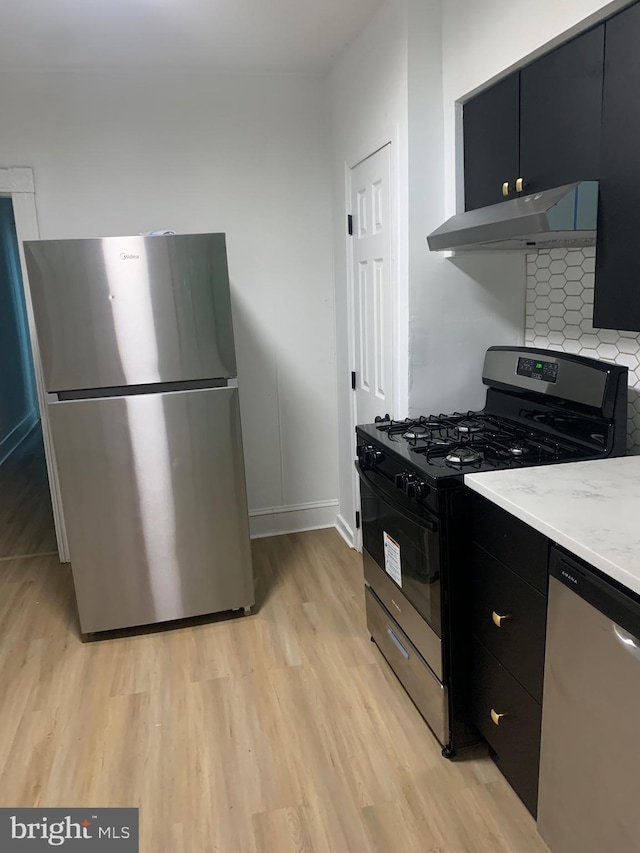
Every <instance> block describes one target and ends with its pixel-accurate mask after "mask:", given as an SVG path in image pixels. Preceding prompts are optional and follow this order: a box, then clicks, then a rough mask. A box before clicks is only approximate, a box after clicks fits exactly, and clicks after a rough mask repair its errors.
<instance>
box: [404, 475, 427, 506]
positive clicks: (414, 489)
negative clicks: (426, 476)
mask: <svg viewBox="0 0 640 853" xmlns="http://www.w3.org/2000/svg"><path fill="white" fill-rule="evenodd" d="M405 491H406V493H407V497H409V498H412V499H413V500H416V501H419V500H421V499H422V498H423V497H424V496H425V495H426V494H427V492H428V491H429V486H427V484H426V483H425V482H424V480H418V479H417V478H416V477H413V475H411V480H409V481H408V482H407V485H406V487H405Z"/></svg>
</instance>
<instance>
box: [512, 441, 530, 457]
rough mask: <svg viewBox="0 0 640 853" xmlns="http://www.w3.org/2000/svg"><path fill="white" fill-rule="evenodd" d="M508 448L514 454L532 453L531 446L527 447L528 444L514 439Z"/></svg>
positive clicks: (525, 454)
mask: <svg viewBox="0 0 640 853" xmlns="http://www.w3.org/2000/svg"><path fill="white" fill-rule="evenodd" d="M507 450H508V451H509V453H510V454H511V455H512V456H527V455H528V454H529V453H531V448H530V447H527V445H526V444H525V443H524V442H522V441H514V443H513V444H511V445H510V446H509V447H508V448H507Z"/></svg>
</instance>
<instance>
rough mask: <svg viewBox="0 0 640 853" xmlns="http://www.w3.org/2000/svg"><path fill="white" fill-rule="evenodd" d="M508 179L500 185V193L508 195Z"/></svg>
mask: <svg viewBox="0 0 640 853" xmlns="http://www.w3.org/2000/svg"><path fill="white" fill-rule="evenodd" d="M509 192H510V190H509V181H505V182H504V184H503V185H502V195H509Z"/></svg>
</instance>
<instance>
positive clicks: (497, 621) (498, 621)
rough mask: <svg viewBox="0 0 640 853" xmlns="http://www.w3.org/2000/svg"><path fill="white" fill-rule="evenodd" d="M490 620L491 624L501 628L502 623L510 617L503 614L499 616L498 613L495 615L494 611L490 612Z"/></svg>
mask: <svg viewBox="0 0 640 853" xmlns="http://www.w3.org/2000/svg"><path fill="white" fill-rule="evenodd" d="M491 618H492V619H493V624H494V625H496V626H497V627H498V628H502V623H503V622H505V621H506V620H507V619H511V616H510V615H509V614H508V613H505V614H504V616H500V614H499V613H496V611H495V610H492V611H491Z"/></svg>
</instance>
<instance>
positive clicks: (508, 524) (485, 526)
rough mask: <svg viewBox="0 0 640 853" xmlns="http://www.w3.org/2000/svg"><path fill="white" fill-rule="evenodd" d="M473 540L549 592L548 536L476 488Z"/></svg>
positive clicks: (545, 591) (472, 517) (472, 511)
mask: <svg viewBox="0 0 640 853" xmlns="http://www.w3.org/2000/svg"><path fill="white" fill-rule="evenodd" d="M471 532H472V538H473V541H474V542H477V544H478V545H482V547H483V548H484V549H485V551H488V552H489V553H490V554H491V555H492V556H494V557H497V558H498V559H499V560H501V561H502V562H503V563H505V564H506V565H507V566H508V567H509V568H510V569H511V570H512V571H514V572H515V573H516V574H518V575H520V577H522V578H524V580H526V581H527V582H528V583H530V584H531V586H533V587H535V588H536V589H537V590H538V592H541V593H542V594H543V595H546V594H547V586H548V581H549V579H548V569H547V561H548V555H549V540H548V539H547V537H546V536H543V535H542V534H541V533H538V531H537V530H534V529H533V528H532V527H529V525H528V524H525V523H524V522H522V521H520V520H519V519H517V518H515V516H513V515H511V513H510V512H506V511H505V510H503V509H500V507H499V506H496V505H495V504H494V503H492V502H491V501H488V500H487V499H486V498H483V497H481V496H480V495H479V494H477V492H474V493H473V495H472V502H471Z"/></svg>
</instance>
